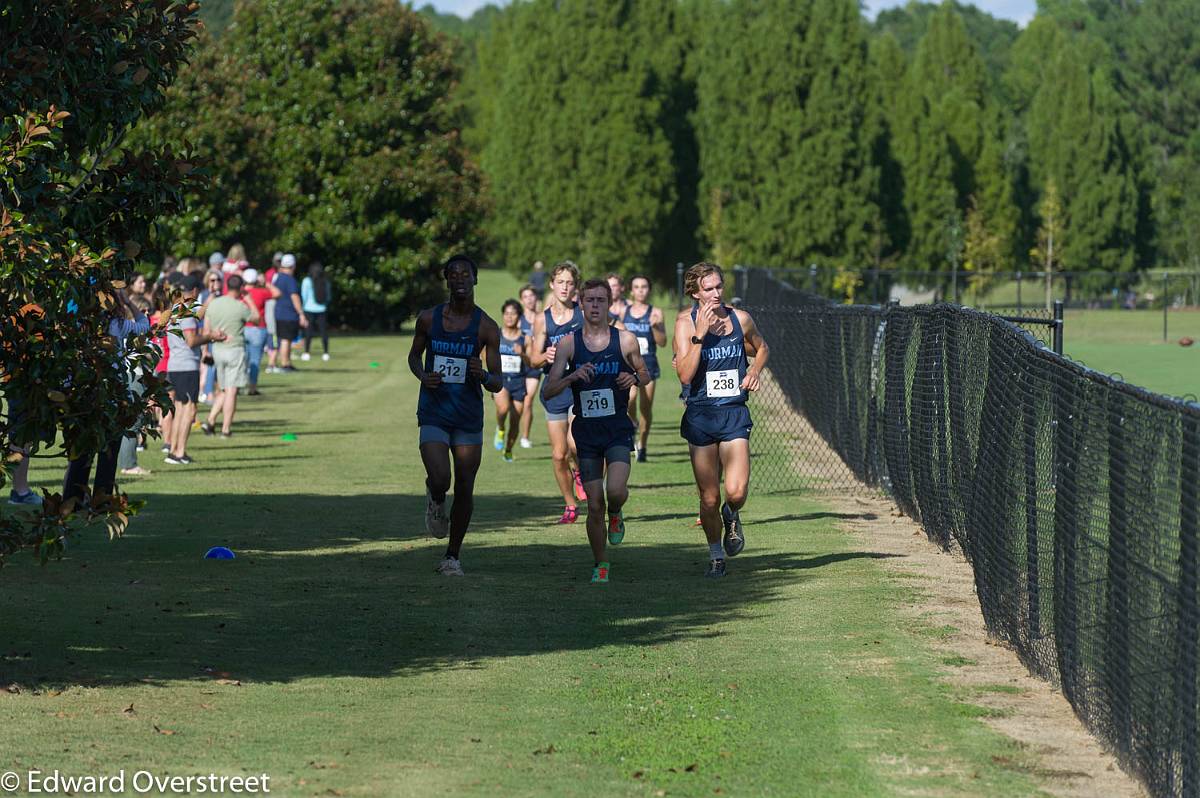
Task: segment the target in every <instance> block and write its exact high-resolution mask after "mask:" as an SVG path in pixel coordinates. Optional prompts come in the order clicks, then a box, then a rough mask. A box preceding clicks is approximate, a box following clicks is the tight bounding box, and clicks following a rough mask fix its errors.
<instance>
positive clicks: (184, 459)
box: [163, 454, 192, 465]
mask: <svg viewBox="0 0 1200 798" xmlns="http://www.w3.org/2000/svg"><path fill="white" fill-rule="evenodd" d="M163 462H164V463H166V464H167V465H190V464H191V462H192V458H190V457H188V456H187V455H186V454H184V455H180V456H179V457H176V456H175V455H173V454H169V455H167V456H166V457H164V458H163Z"/></svg>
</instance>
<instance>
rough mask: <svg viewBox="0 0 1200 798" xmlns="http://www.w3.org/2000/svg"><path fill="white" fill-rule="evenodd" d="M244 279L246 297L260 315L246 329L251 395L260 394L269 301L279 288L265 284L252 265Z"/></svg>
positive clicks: (249, 392) (277, 294)
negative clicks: (259, 378) (259, 377)
mask: <svg viewBox="0 0 1200 798" xmlns="http://www.w3.org/2000/svg"><path fill="white" fill-rule="evenodd" d="M242 279H244V280H245V281H246V286H247V288H246V297H247V299H249V300H250V302H251V303H253V304H254V307H255V309H256V310H258V316H259V318H258V320H257V321H254V322H246V330H245V336H246V357H247V358H248V359H249V361H250V385H249V387H248V389H247V391H246V393H247V394H249V395H250V396H258V395H259V390H258V371H259V364H260V363H261V362H262V356H263V350H264V349H265V348H266V346H267V341H268V340H269V339H270V337H271V336H270V333H268V332H267V322H266V318H267V303H268V302H270V301H271V300H272V299H276V298H278V296H279V289H278V288H276V287H275V286H273V285H272V286H267V285H264V281H263V278H262V275H260V274H259V273H258V270H257V269H255V268H252V267H251V268H248V269H246V270H245V271H244V272H242Z"/></svg>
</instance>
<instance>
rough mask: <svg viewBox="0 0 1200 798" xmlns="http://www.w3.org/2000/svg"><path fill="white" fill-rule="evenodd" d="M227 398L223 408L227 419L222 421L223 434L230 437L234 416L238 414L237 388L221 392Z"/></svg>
mask: <svg viewBox="0 0 1200 798" xmlns="http://www.w3.org/2000/svg"><path fill="white" fill-rule="evenodd" d="M221 393H222V394H223V395H224V396H225V405H224V407H223V408H222V409H223V411H224V413H225V417H224V418H222V419H221V434H222V435H228V434H229V433H230V432H231V431H232V429H233V414H234V413H236V412H237V397H238V389H237V388H226V389H225V390H223V391H221Z"/></svg>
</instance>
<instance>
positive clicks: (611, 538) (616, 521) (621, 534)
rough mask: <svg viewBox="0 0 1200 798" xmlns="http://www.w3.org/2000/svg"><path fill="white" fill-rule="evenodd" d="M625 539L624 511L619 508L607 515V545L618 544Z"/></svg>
mask: <svg viewBox="0 0 1200 798" xmlns="http://www.w3.org/2000/svg"><path fill="white" fill-rule="evenodd" d="M624 539H625V513H624V512H622V511H621V510H618V511H617V514H616V515H610V516H609V517H608V545H610V546H619V545H620V544H621V541H622V540H624Z"/></svg>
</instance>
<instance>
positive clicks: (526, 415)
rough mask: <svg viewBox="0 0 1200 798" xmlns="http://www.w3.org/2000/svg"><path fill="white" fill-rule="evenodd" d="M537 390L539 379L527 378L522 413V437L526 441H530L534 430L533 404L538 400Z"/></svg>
mask: <svg viewBox="0 0 1200 798" xmlns="http://www.w3.org/2000/svg"><path fill="white" fill-rule="evenodd" d="M537 390H538V380H537V377H526V378H525V409H524V411H523V412H522V413H521V437H522V438H524V439H526V440H529V433H530V432H531V431H532V430H533V403H534V401H535V400H536V399H537Z"/></svg>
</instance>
